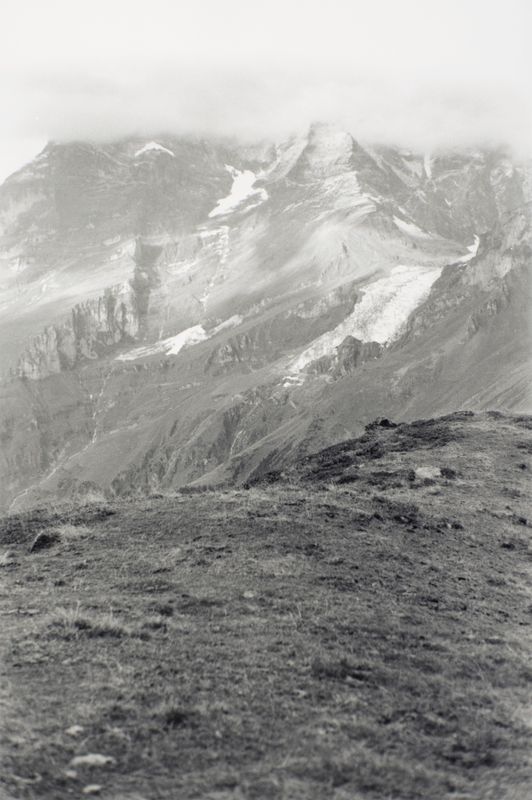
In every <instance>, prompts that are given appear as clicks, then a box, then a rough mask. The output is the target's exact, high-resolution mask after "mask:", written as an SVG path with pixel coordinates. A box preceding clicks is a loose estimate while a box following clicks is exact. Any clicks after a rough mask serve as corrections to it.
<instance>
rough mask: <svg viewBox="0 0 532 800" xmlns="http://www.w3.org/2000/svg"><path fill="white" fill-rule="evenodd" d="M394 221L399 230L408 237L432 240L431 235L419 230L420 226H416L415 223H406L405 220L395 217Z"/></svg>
mask: <svg viewBox="0 0 532 800" xmlns="http://www.w3.org/2000/svg"><path fill="white" fill-rule="evenodd" d="M393 221H394V223H395V225H396V226H397V227H398V228H399V230H400V231H402V232H403V233H406V234H407V235H408V236H413V237H414V238H416V239H430V238H431V236H430V234H429V233H425V231H422V230H421V228H418V226H417V225H414V223H413V222H405V220H404V219H401V218H400V217H396V216H395V215H394V218H393Z"/></svg>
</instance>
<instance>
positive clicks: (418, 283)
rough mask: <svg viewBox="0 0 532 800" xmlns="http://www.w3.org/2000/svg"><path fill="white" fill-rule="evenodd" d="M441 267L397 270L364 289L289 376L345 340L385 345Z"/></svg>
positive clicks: (309, 348)
mask: <svg viewBox="0 0 532 800" xmlns="http://www.w3.org/2000/svg"><path fill="white" fill-rule="evenodd" d="M441 271H442V267H426V268H422V267H421V268H420V267H418V266H404V265H402V266H397V267H394V268H393V269H392V271H391V273H390V274H389V275H387V276H386V277H384V278H379V279H378V280H376V281H374V282H373V283H370V284H369V285H367V286H366V287H365V289H364V290H363V291H364V296H363V297H362V299H361V300H360V302H359V303H357V304H356V306H355V309H354V311H353V313H352V314H350V315H349V316H348V317H347V318H346V319H345V320H344V321H343V322H341V323H340V325H338V326H337V327H336V328H334V329H333V330H332V331H327V332H326V333H324V334H322V335H321V336H319V337H318V338H317V339H315V341H314V342H313V343H312V344H311V345H310V347H308V348H307V349H306V350H304V351H303V353H301V355H300V356H299V357H298V358H297V359H296V360H295V361H294V362H293V364H292V365H291V369H292V371H293V372H296V373H297V372H299V371H301V370H303V369H304V368H305V367H306V366H307V365H308V364H310V362H311V361H314V360H315V359H317V358H321V356H324V355H329V354H331V353H332V352H333V351H334V348H335V347H338V345H340V344H341V343H342V342H343V340H344V339H345V337H346V336H354V337H355V338H356V339H360V340H362V341H363V342H379V344H386V343H388V342H391V341H393V340H394V339H395V338H397V336H398V335H399V334H400V332H401V330H402V329H403V328H404V325H405V324H406V321H407V320H408V317H409V316H410V314H411V313H412V312H413V311H414V310H415V309H416V308H417V306H419V305H420V303H422V302H423V300H425V298H426V297H427V296H428V294H429V291H430V288H431V286H432V284H433V283H434V281H436V279H437V278H439V276H440V274H441Z"/></svg>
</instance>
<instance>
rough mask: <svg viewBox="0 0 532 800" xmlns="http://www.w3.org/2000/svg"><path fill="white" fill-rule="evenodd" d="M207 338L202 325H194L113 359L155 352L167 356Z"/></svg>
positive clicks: (122, 359) (143, 356)
mask: <svg viewBox="0 0 532 800" xmlns="http://www.w3.org/2000/svg"><path fill="white" fill-rule="evenodd" d="M208 338H209V337H208V336H207V333H206V331H205V329H204V328H203V326H202V325H194V326H193V327H192V328H187V329H186V330H184V331H181V333H178V334H176V336H170V337H168V338H167V339H161V340H160V341H158V342H155V343H154V344H152V345H146V346H145V347H136V348H135V349H134V350H130V351H129V353H122V354H121V355H119V356H117V357H116V359H115V360H116V361H136V360H137V359H138V358H146V357H147V356H153V355H156V354H157V353H164V354H165V355H167V356H176V355H177V354H178V353H179V352H180V351H181V350H183V348H185V347H190V346H191V345H194V344H198V342H203V341H205V339H208Z"/></svg>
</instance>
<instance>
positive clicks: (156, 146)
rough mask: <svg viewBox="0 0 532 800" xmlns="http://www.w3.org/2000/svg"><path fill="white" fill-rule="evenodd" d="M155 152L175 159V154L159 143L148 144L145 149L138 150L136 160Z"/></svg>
mask: <svg viewBox="0 0 532 800" xmlns="http://www.w3.org/2000/svg"><path fill="white" fill-rule="evenodd" d="M153 150H156V151H159V152H161V153H166V154H167V155H169V156H172V158H175V153H173V152H172V151H171V150H169V149H168V148H167V147H163V146H162V144H158V142H148V144H145V145H144V147H141V148H140V150H137V152H136V153H135V158H138V157H139V156H142V155H144V153H150V152H152V151H153Z"/></svg>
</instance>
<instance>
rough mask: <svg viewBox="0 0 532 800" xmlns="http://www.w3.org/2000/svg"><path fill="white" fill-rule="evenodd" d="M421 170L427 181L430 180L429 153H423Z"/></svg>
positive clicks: (430, 165)
mask: <svg viewBox="0 0 532 800" xmlns="http://www.w3.org/2000/svg"><path fill="white" fill-rule="evenodd" d="M423 168H424V170H425V175H426V176H427V178H428V179H429V180H431V178H432V159H431V157H430V155H429V153H425V155H424V156H423Z"/></svg>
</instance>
